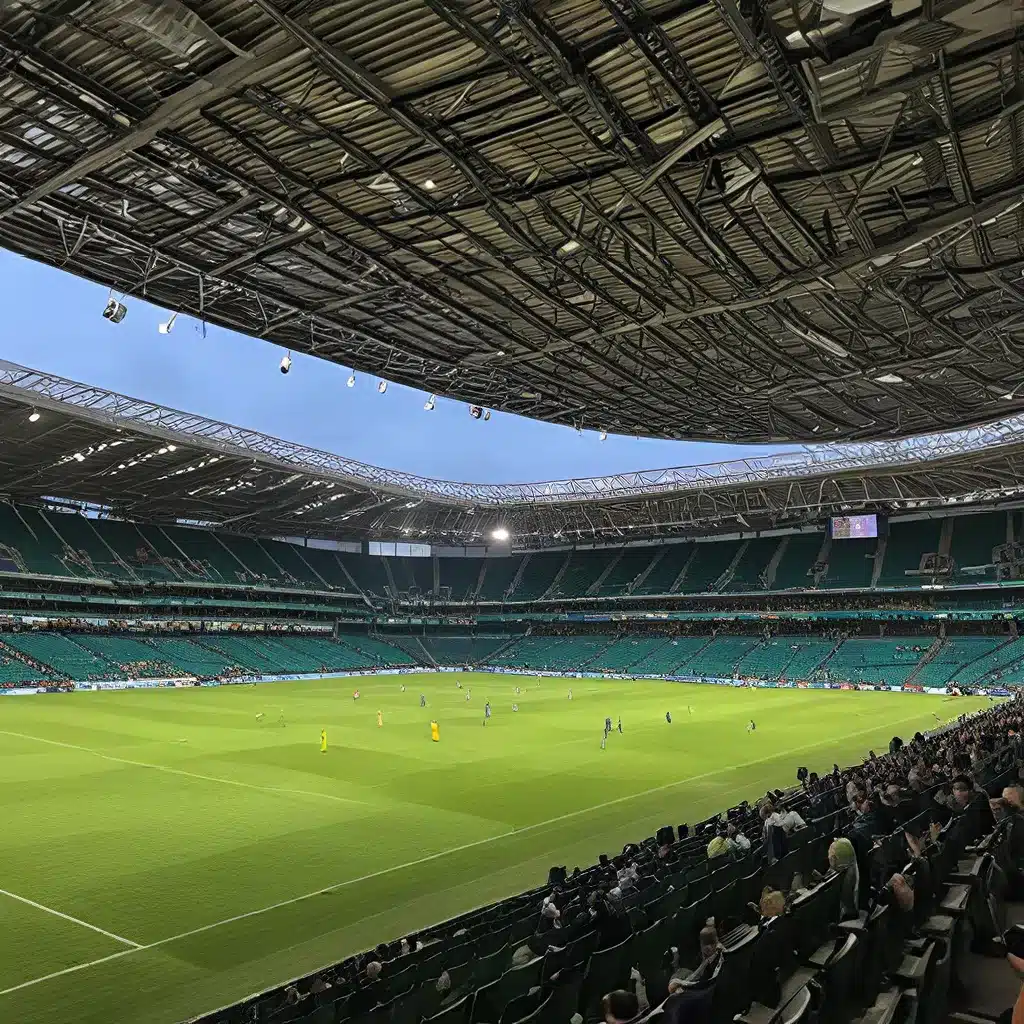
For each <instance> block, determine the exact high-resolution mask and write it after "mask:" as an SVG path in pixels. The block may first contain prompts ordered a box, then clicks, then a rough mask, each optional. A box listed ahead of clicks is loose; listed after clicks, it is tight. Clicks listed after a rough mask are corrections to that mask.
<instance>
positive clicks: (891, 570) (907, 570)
mask: <svg viewBox="0 0 1024 1024" xmlns="http://www.w3.org/2000/svg"><path fill="white" fill-rule="evenodd" d="M946 522H948V523H950V524H952V520H951V519H949V520H941V521H940V520H935V519H926V520H924V521H918V522H911V523H900V522H895V523H893V524H892V525H891V527H890V530H889V536H888V538H887V539H886V541H885V556H884V558H883V559H882V568H881V571H880V573H879V577H878V583H879V584H881V585H882V586H906V585H907V583H908V581H909V582H911V583H913V582H914V581H915V580H914V577H915V574H917V573H918V572H920V571H921V570H922V565H923V560H924V558H925V556H926V555H928V554H939V553H940V551H939V547H940V540H941V534H942V528H943V524H944V523H946Z"/></svg>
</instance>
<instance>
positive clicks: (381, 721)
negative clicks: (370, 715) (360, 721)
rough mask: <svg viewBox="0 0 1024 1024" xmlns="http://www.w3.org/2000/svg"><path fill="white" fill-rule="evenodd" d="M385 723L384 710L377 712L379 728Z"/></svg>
mask: <svg viewBox="0 0 1024 1024" xmlns="http://www.w3.org/2000/svg"><path fill="white" fill-rule="evenodd" d="M383 724H384V712H383V711H378V712H377V728H378V729H379V728H380V727H381V726H382V725H383Z"/></svg>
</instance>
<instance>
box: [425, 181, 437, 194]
mask: <svg viewBox="0 0 1024 1024" xmlns="http://www.w3.org/2000/svg"><path fill="white" fill-rule="evenodd" d="M423 187H424V188H425V189H426V190H427V191H428V192H433V191H434V189H435V188H437V185H436V184H435V183H434V181H433V179H431V178H427V180H426V181H425V182H423Z"/></svg>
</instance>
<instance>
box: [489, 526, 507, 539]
mask: <svg viewBox="0 0 1024 1024" xmlns="http://www.w3.org/2000/svg"><path fill="white" fill-rule="evenodd" d="M491 536H492V537H493V538H494V539H495V540H508V530H506V529H505V527H504V526H499V527H498V528H497V529H496V530H494V531H492V533H491Z"/></svg>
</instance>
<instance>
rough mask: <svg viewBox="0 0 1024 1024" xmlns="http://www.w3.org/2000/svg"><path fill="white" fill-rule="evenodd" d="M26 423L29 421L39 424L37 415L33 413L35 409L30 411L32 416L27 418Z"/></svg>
mask: <svg viewBox="0 0 1024 1024" xmlns="http://www.w3.org/2000/svg"><path fill="white" fill-rule="evenodd" d="M28 421H29V423H38V422H39V413H37V412H36V411H35V409H33V410H32V415H31V416H29V418H28Z"/></svg>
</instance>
